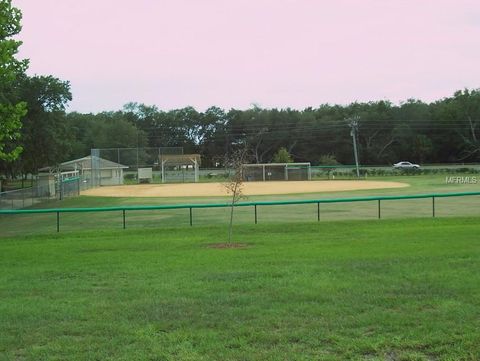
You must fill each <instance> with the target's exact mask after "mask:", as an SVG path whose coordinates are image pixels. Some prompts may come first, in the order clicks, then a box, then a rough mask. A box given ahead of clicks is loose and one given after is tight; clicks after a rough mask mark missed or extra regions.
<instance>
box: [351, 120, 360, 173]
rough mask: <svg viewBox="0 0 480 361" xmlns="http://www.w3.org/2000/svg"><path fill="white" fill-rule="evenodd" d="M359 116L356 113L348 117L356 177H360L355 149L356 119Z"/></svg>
mask: <svg viewBox="0 0 480 361" xmlns="http://www.w3.org/2000/svg"><path fill="white" fill-rule="evenodd" d="M359 119H360V117H359V116H358V115H356V116H354V117H352V118H350V119H348V120H350V124H349V125H350V129H351V130H350V135H351V136H352V140H353V154H354V156H355V166H356V168H357V178H360V169H359V168H358V150H357V133H358V120H359Z"/></svg>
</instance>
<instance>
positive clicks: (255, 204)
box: [0, 192, 480, 232]
mask: <svg viewBox="0 0 480 361" xmlns="http://www.w3.org/2000/svg"><path fill="white" fill-rule="evenodd" d="M467 196H480V192H460V193H429V194H415V195H401V196H369V197H349V198H324V199H307V200H286V201H256V202H239V203H236V204H235V207H253V210H254V215H255V224H256V223H257V222H258V218H257V208H258V207H262V206H287V205H298V204H317V220H318V221H320V215H321V210H320V205H321V204H323V203H349V202H377V204H378V206H377V210H376V212H377V217H378V219H380V218H381V216H382V213H381V204H382V201H394V200H406V199H425V198H430V199H431V200H432V217H435V210H436V209H435V199H436V198H447V197H467ZM225 207H231V204H230V203H212V204H172V205H156V206H117V207H101V208H43V209H21V210H0V215H4V216H8V215H16V214H39V213H56V216H57V218H56V219H57V222H56V223H57V232H59V231H60V214H61V213H80V212H114V211H120V212H121V214H122V219H123V228H124V229H125V228H126V215H127V212H131V211H146V210H162V209H163V210H166V209H189V223H190V226H192V225H193V210H194V209H199V208H225Z"/></svg>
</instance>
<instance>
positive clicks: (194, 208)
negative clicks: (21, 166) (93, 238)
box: [0, 192, 480, 232]
mask: <svg viewBox="0 0 480 361" xmlns="http://www.w3.org/2000/svg"><path fill="white" fill-rule="evenodd" d="M477 196H480V192H461V193H431V194H417V195H403V196H370V197H350V198H325V199H307V200H286V201H258V202H239V203H236V204H235V205H234V206H235V207H236V208H243V209H245V210H247V211H248V209H250V211H249V212H251V213H250V214H251V217H249V219H251V221H253V222H254V223H255V224H257V223H258V222H259V212H260V209H262V210H263V209H265V208H268V207H272V206H275V207H279V206H280V207H282V206H283V207H291V206H296V205H299V206H302V207H305V208H303V211H302V212H301V214H300V220H302V221H306V220H308V219H310V220H314V219H315V220H316V221H320V220H321V219H322V214H323V212H324V210H322V209H323V207H322V205H327V204H350V205H352V204H359V203H363V204H365V203H368V204H371V205H372V204H373V205H374V206H373V207H372V206H370V207H366V206H365V212H363V213H362V214H363V218H367V219H381V218H383V217H384V213H383V211H384V210H385V209H387V211H388V212H391V213H392V214H393V215H394V216H395V217H400V218H402V216H403V217H405V216H407V217H408V216H410V215H411V214H412V211H413V210H414V209H413V207H415V209H417V208H418V205H413V206H412V205H410V206H408V207H407V208H403V209H402V211H401V214H399V213H398V212H395V211H394V209H395V208H399V207H398V206H397V207H388V206H387V205H388V204H390V203H393V202H392V201H407V200H422V199H423V200H429V206H428V207H425V209H424V212H423V213H421V216H430V217H437V216H439V215H440V216H442V215H457V214H456V212H458V213H461V210H462V209H464V208H465V205H463V204H460V205H459V207H457V208H455V210H454V213H453V214H448V213H447V212H446V211H447V210H449V211H451V210H452V209H453V208H452V207H451V205H447V204H443V207H439V204H438V202H439V200H442V199H447V198H455V199H458V198H463V199H465V198H468V199H470V200H473V203H471V204H470V207H471V209H472V210H477V211H478V208H479V207H478V205H479V203H480V202H479V198H477ZM312 206H313V207H312ZM386 206H387V207H386ZM424 206H425V205H424ZM227 207H231V204H230V203H214V204H175V205H155V206H119V207H102V208H51V209H24V210H0V222H5V221H6V220H7V219H8V217H17V216H22V215H23V216H24V215H32V216H34V217H35V216H38V217H40V216H45V215H48V214H52V215H55V221H54V223H53V222H52V223H53V224H52V228H53V226H54V225H55V226H54V227H56V231H57V232H59V231H60V229H61V224H62V219H63V217H67V216H68V215H75V214H76V215H77V216H78V215H80V214H85V213H97V214H98V213H102V214H105V213H109V214H112V216H113V217H112V218H109V220H110V221H111V222H114V224H117V226H121V227H122V228H123V229H125V228H127V226H128V224H129V219H130V220H132V222H133V223H136V224H137V225H139V223H138V219H139V218H141V219H146V218H147V216H148V214H151V215H152V220H153V221H154V222H155V223H154V224H155V225H156V226H157V227H158V226H159V225H161V221H162V220H165V219H169V218H170V217H177V218H176V219H177V220H176V221H175V222H172V221H171V220H169V221H168V222H167V226H169V227H171V226H172V224H173V223H178V224H181V223H182V222H180V223H179V222H178V219H179V218H182V219H184V220H185V221H184V222H183V224H184V225H190V226H193V225H194V224H195V219H196V218H197V217H198V218H200V217H201V214H199V213H198V211H199V210H203V211H207V210H209V209H210V210H214V209H219V210H220V211H221V209H223V208H227ZM428 208H429V209H428ZM445 208H448V209H445ZM169 211H178V212H180V213H178V214H176V215H175V216H173V215H172V214H169V215H167V216H166V215H164V214H162V213H163V212H169ZM439 211H440V212H439ZM158 212H160V213H158ZM225 213H228V212H225V211H221V213H217V215H218V216H219V217H220V216H221V215H222V214H225ZM284 213H285V214H286V218H285V217H284V218H283V220H284V222H288V221H289V220H290V221H293V213H292V212H289V211H287V212H284ZM439 213H440V214H439ZM273 214H274V212H273V210H268V211H263V212H262V215H264V217H265V221H271V220H272V218H268V217H269V216H270V217H271V216H272V215H273ZM463 215H464V214H463ZM469 215H470V216H471V215H472V214H469ZM474 215H475V216H480V214H474ZM90 218H91V217H90ZM94 218H95V220H94V222H93V223H91V225H92V227H95V225H97V226H98V222H99V217H98V215H97V216H95V217H94ZM172 219H173V218H172ZM206 219H207V222H209V223H215V219H213V218H212V217H211V215H208V216H207V217H206ZM340 219H343V218H340ZM347 219H348V218H347ZM11 220H12V221H13V222H14V221H15V218H12V219H11ZM51 221H53V219H51ZM74 222H75V223H79V222H80V223H81V221H80V220H79V219H78V217H75V220H74ZM140 225H141V226H142V225H144V223H140ZM88 228H89V227H88ZM83 229H84V228H83Z"/></svg>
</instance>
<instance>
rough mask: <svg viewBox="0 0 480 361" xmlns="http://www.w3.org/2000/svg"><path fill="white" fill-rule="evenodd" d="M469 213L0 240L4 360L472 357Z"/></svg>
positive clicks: (477, 282) (479, 332)
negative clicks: (230, 238)
mask: <svg viewBox="0 0 480 361" xmlns="http://www.w3.org/2000/svg"><path fill="white" fill-rule="evenodd" d="M478 221H479V219H478V218H444V219H417V220H401V221H400V220H381V221H376V222H366V221H350V222H325V223H320V224H318V223H313V222H312V223H292V224H289V225H288V226H284V225H279V224H259V225H256V226H254V225H239V226H236V227H235V231H234V238H235V239H234V240H235V241H236V242H240V243H244V244H246V245H247V247H246V248H241V249H217V248H209V247H208V245H209V244H212V243H217V242H224V241H225V239H226V234H227V229H226V228H225V227H224V226H210V227H201V226H199V227H194V228H189V227H185V228H183V229H179V228H156V229H136V230H126V231H94V232H93V231H92V232H79V233H75V232H71V233H64V234H58V235H57V234H54V235H44V236H30V237H16V238H10V239H2V240H1V241H0V360H36V361H37V360H222V361H223V360H429V361H430V360H472V361H473V360H479V359H480V275H479V273H478V270H479V268H478V267H479V264H480V243H479V240H478V234H479V231H480V226H479V223H478Z"/></svg>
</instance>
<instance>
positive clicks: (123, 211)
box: [122, 209, 126, 229]
mask: <svg viewBox="0 0 480 361" xmlns="http://www.w3.org/2000/svg"><path fill="white" fill-rule="evenodd" d="M122 213H123V229H125V227H126V223H125V209H123V210H122Z"/></svg>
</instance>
